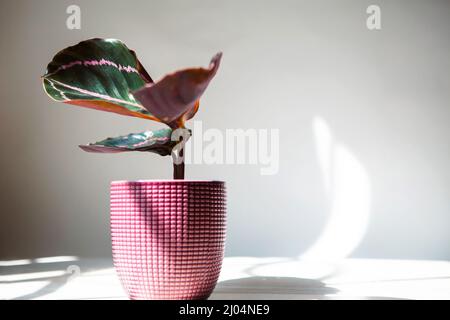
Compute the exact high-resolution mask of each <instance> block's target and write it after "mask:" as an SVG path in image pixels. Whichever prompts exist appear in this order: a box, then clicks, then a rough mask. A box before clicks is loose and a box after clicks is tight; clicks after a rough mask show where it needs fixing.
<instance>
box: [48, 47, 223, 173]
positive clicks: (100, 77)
mask: <svg viewBox="0 0 450 320" xmlns="http://www.w3.org/2000/svg"><path fill="white" fill-rule="evenodd" d="M220 59H221V53H218V54H216V55H215V56H214V57H213V58H212V60H211V63H210V65H209V67H208V68H189V69H184V70H179V71H176V72H174V73H171V74H168V75H166V76H164V77H163V78H162V79H161V80H159V81H157V82H154V81H153V80H152V78H151V77H150V75H149V74H148V73H147V71H146V70H145V69H144V67H143V66H142V64H141V62H140V61H139V60H138V58H137V56H136V53H135V52H134V51H132V50H130V49H129V48H128V47H127V46H126V45H125V44H124V43H123V42H121V41H120V40H115V39H90V40H86V41H82V42H80V43H78V44H77V45H74V46H71V47H68V48H66V49H63V50H62V51H60V52H58V53H57V54H56V55H55V56H54V58H53V60H52V61H51V62H50V63H49V64H48V66H47V71H46V73H45V75H44V76H42V81H43V86H44V90H45V92H46V93H47V94H48V95H49V96H50V97H51V98H52V99H53V100H56V101H58V102H64V103H68V104H72V105H76V106H81V107H86V108H91V109H97V110H102V111H108V112H114V113H118V114H121V115H126V116H132V117H138V118H142V119H147V120H154V121H158V122H162V123H165V124H166V125H167V126H168V128H165V129H160V130H155V131H145V132H141V133H132V134H128V135H124V136H119V137H115V138H107V139H105V140H102V141H99V142H96V143H91V144H88V145H80V148H81V149H83V150H84V151H87V152H100V153H117V152H128V151H144V152H153V153H157V154H159V155H162V156H167V155H172V158H173V163H174V179H184V157H183V146H184V143H185V142H186V141H187V139H188V138H189V136H190V131H189V130H187V129H186V128H185V122H186V121H187V120H189V119H191V118H192V117H193V116H194V115H195V113H196V112H197V110H198V108H199V98H200V97H201V95H202V94H203V92H204V91H205V89H206V88H207V86H208V84H209V82H210V81H211V79H212V78H213V77H214V75H215V74H216V72H217V69H218V68H219V64H220Z"/></svg>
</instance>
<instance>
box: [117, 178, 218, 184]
mask: <svg viewBox="0 0 450 320" xmlns="http://www.w3.org/2000/svg"><path fill="white" fill-rule="evenodd" d="M124 183H180V184H183V183H225V181H221V180H187V179H186V180H184V179H180V180H175V179H142V180H114V181H111V184H124Z"/></svg>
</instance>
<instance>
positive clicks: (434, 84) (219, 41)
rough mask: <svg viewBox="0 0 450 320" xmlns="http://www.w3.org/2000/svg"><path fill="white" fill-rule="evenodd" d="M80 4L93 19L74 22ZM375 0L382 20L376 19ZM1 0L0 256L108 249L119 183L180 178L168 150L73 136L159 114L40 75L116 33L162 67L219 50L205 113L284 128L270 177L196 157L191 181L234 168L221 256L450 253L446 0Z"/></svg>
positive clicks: (201, 59) (126, 128) (212, 123)
mask: <svg viewBox="0 0 450 320" xmlns="http://www.w3.org/2000/svg"><path fill="white" fill-rule="evenodd" d="M75 2H76V4H78V5H80V6H81V10H82V29H81V30H68V29H66V27H65V19H66V17H67V15H66V14H65V10H66V7H67V6H68V5H69V4H73V3H75ZM373 3H376V4H379V5H380V6H381V10H382V30H380V31H369V30H368V29H367V28H366V17H367V14H366V13H365V11H366V8H367V6H368V5H369V4H373ZM0 6H1V8H0V23H1V29H0V34H1V39H2V43H1V52H2V58H1V60H0V64H1V70H2V76H1V77H0V93H1V109H0V110H1V114H0V116H1V118H0V119H1V126H0V134H1V137H2V139H1V144H2V154H1V160H0V162H1V163H0V167H1V176H2V184H1V187H0V188H1V190H0V191H1V192H0V201H1V202H0V203H1V207H0V208H1V211H0V215H1V216H0V219H1V220H0V257H1V258H13V257H36V256H47V255H57V254H65V255H81V256H93V255H97V256H108V255H109V254H110V243H109V226H108V223H109V221H108V184H109V181H111V180H121V179H139V178H141V179H143V178H148V179H160V178H170V176H171V164H170V160H169V158H160V157H157V156H153V155H146V154H122V155H92V154H87V153H83V152H82V151H80V150H79V149H78V148H77V145H78V144H80V143H85V142H91V141H96V140H98V139H102V138H104V137H107V136H111V135H116V134H125V133H128V132H136V131H140V130H144V129H147V128H156V127H159V126H158V125H157V124H155V123H151V122H145V121H143V120H136V119H131V118H127V117H120V116H117V115H112V114H106V113H101V112H97V111H92V110H85V109H79V108H76V107H73V106H67V105H62V104H57V103H55V102H52V101H50V100H49V99H48V98H47V96H46V95H45V94H44V92H43V90H42V88H41V85H40V80H39V76H40V75H41V74H43V73H44V71H45V66H46V64H47V63H48V62H49V61H50V59H51V57H52V56H53V54H54V53H55V52H56V51H58V50H60V49H62V48H63V47H66V46H68V45H71V44H74V43H77V42H79V41H81V40H83V39H86V38H90V37H109V38H119V39H122V40H123V41H124V42H125V43H127V44H128V45H129V46H130V47H131V48H134V49H135V50H136V51H137V53H138V55H139V57H140V59H141V61H142V62H143V64H144V65H145V66H146V68H147V70H148V71H149V72H150V74H151V75H152V76H153V77H154V78H156V79H158V78H159V77H161V76H162V75H164V74H165V73H166V72H169V71H173V70H174V69H177V68H180V67H185V66H196V65H206V64H207V62H208V61H209V58H210V57H211V56H212V55H213V54H214V53H215V52H216V51H219V50H222V51H223V52H224V57H223V64H222V66H221V70H220V71H219V74H218V75H217V78H216V79H215V80H214V81H213V83H212V84H211V86H210V88H209V89H208V91H207V92H206V94H205V96H204V99H203V100H202V104H201V109H200V111H199V113H198V114H197V117H196V119H197V120H201V121H203V126H204V127H205V129H207V128H219V129H223V130H224V129H226V128H279V129H280V136H281V141H280V170H279V173H278V174H277V175H274V176H261V175H260V174H259V169H258V168H257V167H255V166H206V165H192V166H189V167H188V168H187V177H188V178H192V179H223V180H226V181H227V184H228V190H229V198H228V200H229V202H228V208H229V210H228V214H229V220H228V221H229V224H228V239H227V255H229V256H234V255H250V256H255V255H258V256H259V255H260V256H297V255H299V254H302V253H306V252H308V254H312V255H314V254H315V255H327V254H330V253H333V254H335V255H353V256H356V257H383V258H422V259H450V233H449V232H448V230H449V227H450V216H449V213H450V201H449V199H450V166H449V160H450V157H449V156H450V143H449V142H450V141H449V133H450V129H449V120H450V108H449V107H450V106H449V92H450V83H449V71H450V62H449V61H450V60H449V49H450V37H449V34H448V30H449V29H450V16H449V15H450V10H449V9H450V3H449V2H448V1H436V0H435V1H406V0H405V1H357V0H354V1H339V2H338V1H331V0H329V1H245V2H244V1H220V2H219V1H195V0H189V1H133V3H132V4H130V3H128V4H127V3H126V2H125V1H106V0H104V1H103V0H102V1H58V2H55V1H50V0H42V1H31V0H29V1H24V0H20V1H11V0H10V1H2V2H1V5H0ZM194 135H195V132H194ZM314 244H316V245H315V246H314Z"/></svg>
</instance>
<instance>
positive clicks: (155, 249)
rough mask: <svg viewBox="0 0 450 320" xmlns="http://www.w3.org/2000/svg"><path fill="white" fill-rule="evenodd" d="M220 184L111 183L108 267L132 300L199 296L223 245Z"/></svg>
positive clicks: (208, 285) (215, 272)
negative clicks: (111, 251)
mask: <svg viewBox="0 0 450 320" xmlns="http://www.w3.org/2000/svg"><path fill="white" fill-rule="evenodd" d="M225 219H226V194H225V185H224V183H223V182H201V181H197V182H186V183H180V182H176V181H174V182H172V181H165V182H152V181H148V182H121V183H113V184H111V238H112V250H113V261H114V266H115V268H116V270H117V273H118V275H119V278H120V280H121V282H122V284H123V286H124V287H125V290H126V291H127V293H128V295H129V297H130V298H132V299H205V298H207V297H208V296H209V295H210V294H211V292H212V290H213V289H214V287H215V285H216V282H217V279H218V277H219V273H220V269H221V265H222V259H223V253H224V243H225V231H226V230H225V228H226V221H225Z"/></svg>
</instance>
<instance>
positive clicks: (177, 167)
mask: <svg viewBox="0 0 450 320" xmlns="http://www.w3.org/2000/svg"><path fill="white" fill-rule="evenodd" d="M182 140H183V137H180V141H182ZM183 155H184V146H183V148H181V149H180V150H179V151H178V154H176V155H175V158H173V160H175V159H177V160H178V159H180V158H181V159H182V161H181V162H179V161H176V162H175V161H174V162H173V178H174V180H183V179H184V158H183ZM178 162H179V163H178ZM177 163H178V164H177Z"/></svg>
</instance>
